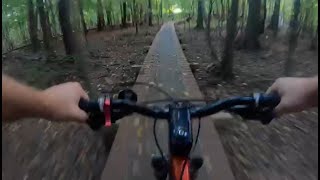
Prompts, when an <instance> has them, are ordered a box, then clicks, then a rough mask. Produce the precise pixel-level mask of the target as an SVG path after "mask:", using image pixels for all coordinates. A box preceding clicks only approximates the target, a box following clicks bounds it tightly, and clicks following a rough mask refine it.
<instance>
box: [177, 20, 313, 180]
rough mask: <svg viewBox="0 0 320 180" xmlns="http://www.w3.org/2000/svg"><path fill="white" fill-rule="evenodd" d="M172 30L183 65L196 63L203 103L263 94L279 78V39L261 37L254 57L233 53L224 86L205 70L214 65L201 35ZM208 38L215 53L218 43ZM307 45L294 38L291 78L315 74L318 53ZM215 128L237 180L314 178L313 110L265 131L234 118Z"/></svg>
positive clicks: (282, 52) (283, 47) (282, 53)
mask: <svg viewBox="0 0 320 180" xmlns="http://www.w3.org/2000/svg"><path fill="white" fill-rule="evenodd" d="M176 29H177V35H178V37H179V39H180V41H181V44H182V48H183V50H184V53H185V55H186V58H187V60H188V61H189V63H193V64H194V63H197V64H196V65H197V66H194V67H196V68H194V75H195V78H196V80H197V82H198V85H199V86H200V89H201V91H202V92H203V94H204V95H205V97H206V98H210V99H212V98H223V97H228V96H233V95H248V94H250V93H253V92H265V91H266V89H267V88H268V87H269V86H270V85H271V84H272V83H273V82H274V80H275V79H276V78H278V77H281V73H282V72H283V65H284V61H285V60H286V57H287V49H288V48H287V44H286V41H285V38H284V36H283V35H280V36H281V37H279V38H278V39H276V40H272V39H270V38H269V37H270V36H269V37H268V36H267V35H264V36H262V37H261V42H262V47H263V48H262V49H261V50H259V51H256V52H248V51H245V50H237V51H235V52H234V73H235V79H234V80H233V81H231V82H224V81H221V79H219V78H218V77H215V75H213V74H212V73H210V71H208V70H209V69H212V68H213V69H214V66H212V65H210V64H211V63H214V64H219V63H217V62H215V61H213V60H212V59H211V58H210V49H209V48H208V45H207V38H206V36H205V32H204V31H196V30H194V29H191V30H188V29H187V30H185V29H184V28H183V25H176ZM266 34H268V33H266ZM211 36H212V44H213V45H214V47H215V48H216V49H217V52H218V54H221V52H222V47H223V38H219V36H215V35H214V34H212V35H211ZM309 46H310V41H309V39H299V46H298V48H297V50H296V53H295V54H294V74H293V75H294V76H311V75H315V74H318V52H317V51H310V50H309V49H308V48H309ZM217 70H218V69H214V70H213V71H217ZM215 125H216V127H217V130H218V132H219V134H220V136H221V140H222V143H223V146H224V148H225V150H226V153H227V156H228V159H229V162H230V163H231V168H232V171H233V173H234V175H235V177H236V179H237V180H265V179H270V180H271V179H272V180H275V179H290V180H316V179H318V109H312V110H309V111H304V112H302V113H297V114H291V115H286V116H283V117H281V118H279V119H276V120H274V121H273V122H272V123H271V124H270V125H268V126H263V125H260V124H258V123H255V122H246V123H244V122H243V121H239V119H237V118H235V119H231V120H223V121H222V120H221V121H220V120H219V121H217V122H215Z"/></svg>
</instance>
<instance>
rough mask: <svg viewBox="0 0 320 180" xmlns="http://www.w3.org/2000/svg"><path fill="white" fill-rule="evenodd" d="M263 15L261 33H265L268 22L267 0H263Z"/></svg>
mask: <svg viewBox="0 0 320 180" xmlns="http://www.w3.org/2000/svg"><path fill="white" fill-rule="evenodd" d="M262 1H263V4H262V17H261V19H260V26H259V27H260V29H259V33H260V34H263V33H264V27H265V22H266V16H267V0H262Z"/></svg>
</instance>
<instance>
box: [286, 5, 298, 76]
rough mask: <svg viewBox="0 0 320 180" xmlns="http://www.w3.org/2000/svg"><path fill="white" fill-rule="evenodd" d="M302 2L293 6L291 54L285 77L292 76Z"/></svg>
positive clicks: (290, 39)
mask: <svg viewBox="0 0 320 180" xmlns="http://www.w3.org/2000/svg"><path fill="white" fill-rule="evenodd" d="M300 7H301V2H300V0H295V1H294V5H293V14H292V17H291V21H290V27H289V30H290V34H289V52H288V53H289V54H288V59H287V61H286V63H285V67H284V75H285V76H290V75H291V73H292V68H293V54H294V51H295V49H296V48H297V45H298V29H299V14H300Z"/></svg>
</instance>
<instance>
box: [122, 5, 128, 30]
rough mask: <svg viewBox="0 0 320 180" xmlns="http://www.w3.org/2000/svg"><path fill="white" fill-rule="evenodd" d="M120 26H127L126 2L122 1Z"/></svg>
mask: <svg viewBox="0 0 320 180" xmlns="http://www.w3.org/2000/svg"><path fill="white" fill-rule="evenodd" d="M122 27H124V28H125V27H127V2H123V3H122Z"/></svg>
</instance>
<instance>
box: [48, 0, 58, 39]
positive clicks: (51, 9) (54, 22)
mask: <svg viewBox="0 0 320 180" xmlns="http://www.w3.org/2000/svg"><path fill="white" fill-rule="evenodd" d="M47 2H48V5H49V9H50V14H51V17H52V25H53V26H54V28H52V29H53V30H54V33H55V35H57V21H56V16H55V14H54V10H53V8H54V6H53V4H52V2H51V0H47Z"/></svg>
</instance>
